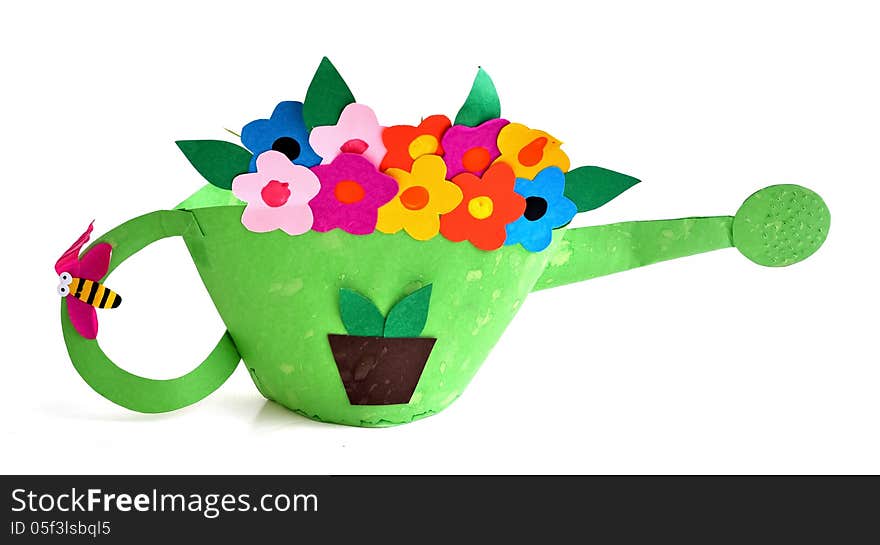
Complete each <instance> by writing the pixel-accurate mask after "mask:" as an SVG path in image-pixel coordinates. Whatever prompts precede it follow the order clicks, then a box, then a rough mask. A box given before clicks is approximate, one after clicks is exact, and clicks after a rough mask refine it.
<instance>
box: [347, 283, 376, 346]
mask: <svg viewBox="0 0 880 545" xmlns="http://www.w3.org/2000/svg"><path fill="white" fill-rule="evenodd" d="M339 313H340V315H341V317H342V323H343V324H344V325H345V330H346V331H347V332H348V334H349V335H360V336H364V337H381V336H382V331H383V330H384V329H385V317H384V316H382V313H381V312H379V309H377V308H376V305H374V304H373V302H372V301H370V300H369V299H367V298H366V297H364V296H363V295H361V294H360V293H358V292H356V291H354V290H349V289H345V288H342V289H340V290H339Z"/></svg>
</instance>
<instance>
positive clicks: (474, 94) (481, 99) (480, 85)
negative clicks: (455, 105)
mask: <svg viewBox="0 0 880 545" xmlns="http://www.w3.org/2000/svg"><path fill="white" fill-rule="evenodd" d="M499 117H501V101H500V100H499V99H498V92H497V91H495V84H494V83H492V78H490V77H489V74H487V73H486V71H485V70H483V69H482V68H480V69H479V70H477V77H475V78H474V84H473V86H472V87H471V92H470V94H468V97H467V100H465V101H464V105H463V106H462V107H461V109H460V110H459V111H458V115H456V116H455V124H456V125H467V126H468V127H476V126H477V125H479V124H480V123H485V122H486V121H489V120H490V119H496V118H499Z"/></svg>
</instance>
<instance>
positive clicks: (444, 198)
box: [376, 155, 461, 240]
mask: <svg viewBox="0 0 880 545" xmlns="http://www.w3.org/2000/svg"><path fill="white" fill-rule="evenodd" d="M385 174H387V175H389V176H391V177H393V178H394V179H395V180H397V184H398V186H399V190H398V192H397V196H396V197H394V198H393V199H392V200H391V201H390V202H389V203H388V204H386V205H385V206H383V207H382V208H380V209H379V221H378V223H377V224H376V229H378V230H379V231H382V232H383V233H396V232H398V231H400V230H401V229H404V230H405V231H406V232H407V234H409V236H411V237H413V238H414V239H416V240H428V239H430V238H433V237H435V236H436V235H437V233H438V232H439V231H440V214H445V213H447V212H449V211H450V210H452V209H453V208H455V207H456V206H458V204H459V203H460V202H461V189H459V187H458V186H457V185H455V184H453V183H452V182H448V181H447V180H446V163H444V162H443V158H442V157H440V156H438V155H423V156H421V157H419V158H417V159H416V160H415V162H414V163H413V166H412V172H407V171H405V170H401V169H399V168H389V169H388V170H386V171H385Z"/></svg>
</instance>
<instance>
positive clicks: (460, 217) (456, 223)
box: [440, 163, 526, 250]
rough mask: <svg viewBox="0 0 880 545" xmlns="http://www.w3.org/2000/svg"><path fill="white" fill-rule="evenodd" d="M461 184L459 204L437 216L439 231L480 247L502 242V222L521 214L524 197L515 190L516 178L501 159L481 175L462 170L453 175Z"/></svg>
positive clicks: (494, 247)
mask: <svg viewBox="0 0 880 545" xmlns="http://www.w3.org/2000/svg"><path fill="white" fill-rule="evenodd" d="M452 183H454V184H455V185H457V186H458V187H460V188H461V192H462V200H461V204H459V205H458V207H456V208H455V210H453V211H452V212H450V213H448V214H446V215H444V216H442V217H441V218H440V232H441V233H443V236H444V237H446V238H448V239H449V240H451V241H453V242H461V241H463V240H468V241H470V242H471V244H473V245H474V246H476V247H477V248H479V249H481V250H496V249H498V248H500V247H501V246H503V245H504V239H505V238H506V236H507V232H506V231H505V226H506V225H507V224H508V223H510V222H512V221H514V220H516V219H517V218H518V217H520V216H521V215H522V213H523V211H525V209H526V200H525V199H524V198H522V197H521V196H520V195H519V194H517V193H516V192H515V191H514V185H515V183H516V178H515V176H514V175H513V170H512V169H511V168H510V167H509V166H507V165H505V164H504V163H498V164H494V165H492V166H491V167H489V169H488V170H486V172H485V174H483V177H482V179H481V178H478V177H476V176H474V175H473V174H471V173H469V172H463V173H461V174H459V175H458V176H456V177H454V178H453V179H452Z"/></svg>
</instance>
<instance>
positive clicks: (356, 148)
mask: <svg viewBox="0 0 880 545" xmlns="http://www.w3.org/2000/svg"><path fill="white" fill-rule="evenodd" d="M369 147H370V145H369V144H367V143H366V142H364V141H363V140H361V139H360V138H352V139H351V140H349V141H347V142H346V143H345V144H342V145H341V146H339V151H341V152H342V153H357V154H363V153H364V152H365V151H367V148H369Z"/></svg>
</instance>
